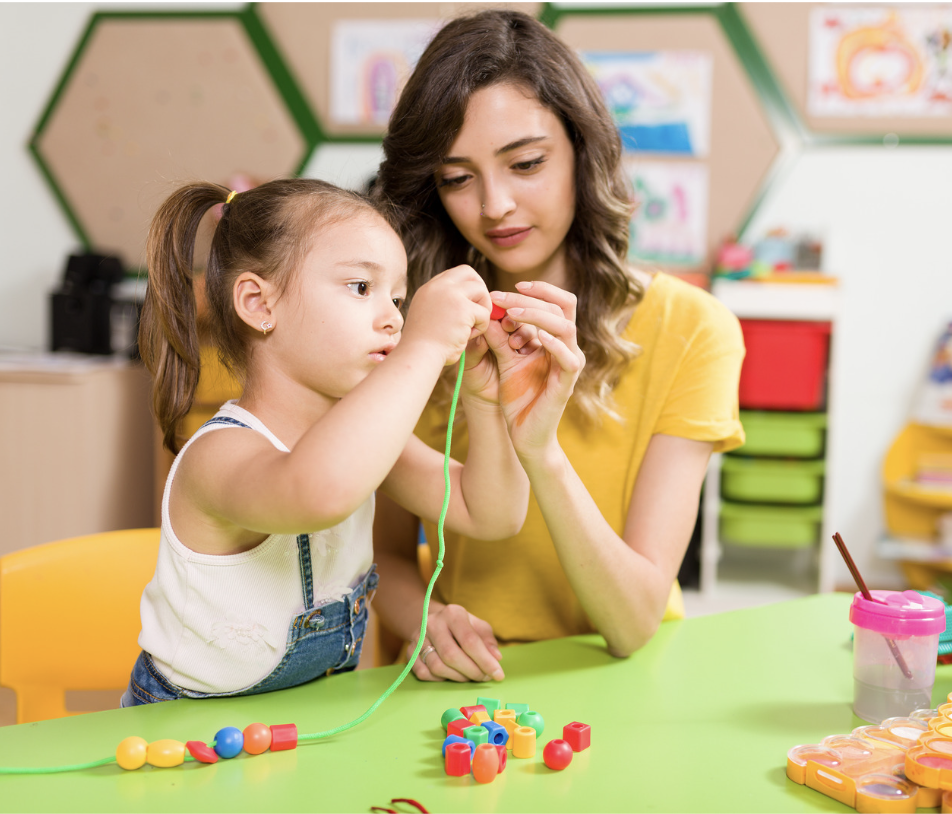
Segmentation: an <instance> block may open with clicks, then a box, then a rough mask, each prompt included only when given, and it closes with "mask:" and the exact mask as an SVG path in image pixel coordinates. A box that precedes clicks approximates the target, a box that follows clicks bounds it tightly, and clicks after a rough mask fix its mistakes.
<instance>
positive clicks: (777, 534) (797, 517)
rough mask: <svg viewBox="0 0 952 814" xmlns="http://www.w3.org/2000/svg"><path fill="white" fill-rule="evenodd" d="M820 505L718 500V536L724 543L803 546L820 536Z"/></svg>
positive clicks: (785, 546) (821, 509)
mask: <svg viewBox="0 0 952 814" xmlns="http://www.w3.org/2000/svg"><path fill="white" fill-rule="evenodd" d="M822 517H823V507H822V506H758V505H756V504H743V503H729V502H727V501H722V502H721V509H720V532H719V536H720V539H721V540H722V541H723V542H725V543H734V544H736V545H750V546H768V547H777V548H806V547H807V546H812V545H814V544H815V543H816V542H817V540H819V538H820V521H821V519H822Z"/></svg>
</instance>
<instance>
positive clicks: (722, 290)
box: [700, 275, 839, 594]
mask: <svg viewBox="0 0 952 814" xmlns="http://www.w3.org/2000/svg"><path fill="white" fill-rule="evenodd" d="M836 282H837V281H836V278H834V277H830V276H826V275H824V276H823V278H822V280H819V279H817V280H814V281H812V282H807V281H804V280H803V279H802V278H800V277H796V275H792V276H791V281H790V282H786V281H779V280H777V276H774V277H773V278H772V279H770V280H769V281H765V280H756V281H755V280H749V279H746V280H729V279H724V278H721V279H715V280H714V281H713V283H712V286H711V293H712V294H713V295H714V296H715V297H717V298H718V299H719V300H721V302H723V303H724V305H726V306H727V308H728V309H730V311H731V312H732V313H733V314H734V315H735V316H736V317H738V318H739V319H741V320H749V321H777V322H790V323H796V322H800V323H828V324H829V330H830V337H831V341H830V354H829V357H828V360H827V361H825V362H824V367H823V370H822V373H823V374H824V375H825V378H826V398H825V403H824V404H821V405H819V407H817V408H815V409H813V411H812V412H810V411H807V412H801V413H799V414H793V413H786V414H785V413H784V412H783V410H784V408H782V407H776V408H775V407H767V408H759V407H754V406H752V405H747V406H745V405H744V404H742V405H741V410H742V411H745V410H755V411H756V410H761V411H763V410H766V412H759V413H758V412H753V413H749V415H750V417H751V418H752V419H756V420H758V421H760V420H763V419H765V418H768V419H770V420H773V421H777V422H778V424H777V426H778V430H779V429H783V427H782V425H781V424H779V422H780V421H784V420H787V418H788V417H790V418H793V419H799V418H800V417H801V416H802V419H803V423H805V424H807V425H809V424H811V423H812V424H815V425H816V426H815V427H812V426H806V427H804V428H800V429H801V431H805V432H807V433H808V434H809V436H810V438H811V439H812V438H813V437H814V436H816V435H817V434H819V437H820V438H822V433H824V432H825V433H826V437H827V438H828V437H829V434H830V432H831V427H830V416H831V413H830V406H831V404H832V403H833V399H834V397H835V396H834V392H833V391H834V387H833V383H834V381H835V377H834V375H833V371H834V367H835V365H834V359H835V352H834V349H835V346H836V345H835V341H834V338H835V331H836V318H837V313H838V309H839V290H838V287H837V284H836ZM791 327H793V326H791ZM745 334H746V331H745ZM750 355H751V354H750V353H748V357H750ZM745 375H748V376H749V375H750V370H748V371H746V372H745ZM752 435H753V434H752ZM811 443H812V441H811ZM824 447H825V450H826V451H825V452H824V451H823V450H824ZM829 449H830V444H829V443H826V444H825V445H824V444H823V442H822V441H821V442H820V444H819V446H818V447H817V450H816V453H807V452H800V453H797V452H794V453H791V455H792V457H795V458H796V457H802V458H805V459H810V458H813V456H814V454H818V455H820V456H821V457H820V458H819V459H814V461H810V460H803V461H802V462H801V463H800V464H799V466H800V467H802V468H803V469H804V470H806V469H808V468H810V467H811V466H814V465H819V466H820V467H822V468H823V470H824V471H823V475H822V477H823V481H824V482H825V483H829V482H830V481H831V480H832V479H833V470H834V466H833V464H834V462H833V461H831V460H830V456H829ZM737 452H738V453H739V454H741V455H745V456H750V455H753V456H760V455H765V456H768V457H767V458H764V462H765V463H766V462H767V460H768V458H769V457H770V456H771V455H772V456H773V457H778V456H779V457H784V455H783V454H781V453H772V452H770V451H769V450H763V451H761V450H757V449H754V448H753V447H752V448H751V449H749V450H748V449H744V448H741V449H740V450H738V451H737ZM728 475H729V472H728V471H727V469H725V467H724V457H723V456H721V455H713V456H712V457H711V462H710V464H709V466H708V473H707V478H706V481H705V488H704V501H703V504H702V507H701V511H702V524H701V554H700V590H701V593H706V594H711V593H715V592H716V590H717V583H718V567H719V564H720V563H721V560H722V556H723V554H724V550H725V549H724V546H725V545H726V544H728V543H729V542H730V546H731V548H730V551H731V554H732V556H733V555H734V554H735V553H736V555H737V556H740V557H743V558H745V562H746V561H747V560H749V562H750V563H751V564H756V568H755V569H754V568H746V566H745V567H743V568H742V569H741V570H742V571H745V572H746V573H747V574H752V573H753V572H754V571H756V572H757V573H758V574H760V573H762V576H763V581H764V582H771V583H773V582H778V583H780V582H789V581H790V579H791V576H790V574H787V573H785V572H786V571H790V570H796V569H795V568H794V569H791V568H790V565H791V563H786V562H783V561H781V560H779V559H773V560H772V559H771V557H772V556H774V555H771V553H770V551H769V549H772V550H773V551H774V552H776V551H777V549H789V551H790V552H791V555H790V556H793V554H792V552H794V551H796V550H799V551H800V552H801V554H802V556H801V555H797V559H798V562H799V564H800V566H801V567H802V566H803V563H804V562H805V560H804V559H803V557H807V558H809V562H810V564H809V566H808V568H807V571H806V572H805V573H806V577H805V578H803V579H798V580H797V581H798V583H799V584H800V585H801V586H804V590H805V591H823V592H825V591H832V590H833V588H834V569H835V567H836V558H837V556H838V555H837V553H836V550H835V548H834V547H833V544H832V529H831V528H830V520H829V515H830V512H829V510H828V499H829V498H828V495H829V489H828V488H826V487H825V484H824V485H823V488H822V494H821V495H820V498H819V503H818V504H817V505H811V506H781V505H775V506H768V505H767V504H764V505H763V508H761V507H760V506H758V505H757V504H734V503H732V502H730V501H726V500H725V499H724V498H723V497H722V495H723V492H724V490H723V488H722V486H723V478H724V477H726V476H728ZM790 502H792V501H787V500H784V501H779V503H790ZM741 510H743V511H744V512H745V514H744V520H745V522H746V521H747V520H749V519H750V518H749V517H747V515H751V516H755V515H756V518H755V519H758V518H760V514H761V513H764V512H766V511H767V510H773V511H775V512H776V515H777V517H778V518H780V519H779V520H778V521H774V522H781V523H782V524H783V525H784V528H786V526H787V525H789V524H790V523H791V522H800V523H803V524H806V523H807V521H809V524H810V526H812V531H811V529H810V528H807V526H806V525H804V528H803V530H802V535H801V536H800V537H798V538H797V539H796V540H795V541H794V540H789V539H787V538H786V537H783V536H782V535H781V536H775V535H770V534H768V533H767V531H768V530H767V527H766V526H764V531H763V532H761V534H762V537H763V539H760V538H758V540H754V539H753V536H756V534H757V533H758V532H757V530H756V529H755V528H754V527H753V526H751V525H750V524H749V523H746V524H745V525H744V527H743V528H744V530H745V531H746V530H748V529H749V531H750V535H748V536H750V539H749V540H740V539H736V540H729V538H728V537H725V538H723V539H722V534H734V536H735V538H736V537H737V527H736V523H737V520H736V518H734V517H733V514H732V513H734V512H736V513H738V514H739V513H740V511H741ZM788 515H789V517H788ZM807 515H809V516H807ZM780 530H781V529H777V531H778V532H779V531H780ZM751 535H753V536H751ZM803 535H805V536H803ZM781 538H782V539H781ZM817 539H818V540H819V544H817V542H816V540H817ZM739 543H746V544H747V545H750V546H751V548H749V549H748V548H747V545H744V546H742V545H739ZM755 549H759V550H755ZM814 575H815V576H814Z"/></svg>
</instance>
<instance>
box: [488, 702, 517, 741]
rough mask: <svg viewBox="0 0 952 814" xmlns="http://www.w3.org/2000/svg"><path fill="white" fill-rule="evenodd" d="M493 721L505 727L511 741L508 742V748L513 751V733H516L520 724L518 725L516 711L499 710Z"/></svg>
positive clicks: (495, 713)
mask: <svg viewBox="0 0 952 814" xmlns="http://www.w3.org/2000/svg"><path fill="white" fill-rule="evenodd" d="M493 720H494V721H495V722H496V723H497V724H500V725H501V726H504V727H505V728H506V732H508V733H509V740H507V741H506V748H507V749H509V750H510V751H511V750H512V733H513V732H515V731H516V727H517V726H519V724H517V723H516V711H515V710H514V709H497V710H496V711H495V712H494V713H493Z"/></svg>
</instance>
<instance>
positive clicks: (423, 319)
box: [400, 266, 492, 366]
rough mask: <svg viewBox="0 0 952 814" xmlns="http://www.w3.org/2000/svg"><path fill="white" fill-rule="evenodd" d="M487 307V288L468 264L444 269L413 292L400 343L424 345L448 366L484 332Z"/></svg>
mask: <svg viewBox="0 0 952 814" xmlns="http://www.w3.org/2000/svg"><path fill="white" fill-rule="evenodd" d="M491 309H492V300H490V298H489V289H487V288H486V283H485V282H483V279H482V277H480V276H479V275H478V274H477V273H476V271H475V270H474V269H473V268H472V267H470V266H456V267H454V268H451V269H448V270H447V271H444V272H442V273H441V274H437V275H436V276H435V277H434V278H433V279H432V280H429V281H428V282H426V283H425V284H424V285H422V286H420V288H419V289H418V290H417V292H416V293H415V294H414V295H413V300H412V302H411V303H410V310H409V312H408V313H407V320H406V324H405V325H404V328H403V336H402V337H401V340H400V344H401V345H402V344H423V343H425V344H428V345H429V346H431V347H434V348H436V350H437V352H438V353H440V355H441V356H442V358H443V365H444V366H445V365H451V364H453V363H454V362H456V361H458V360H459V357H460V356H461V355H462V353H463V351H464V350H465V349H466V345H467V343H468V342H469V341H470V339H473V338H474V337H477V336H480V335H481V334H483V333H485V332H486V328H487V327H488V326H489V315H490V313H491Z"/></svg>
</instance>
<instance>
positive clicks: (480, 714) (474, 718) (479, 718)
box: [469, 709, 489, 726]
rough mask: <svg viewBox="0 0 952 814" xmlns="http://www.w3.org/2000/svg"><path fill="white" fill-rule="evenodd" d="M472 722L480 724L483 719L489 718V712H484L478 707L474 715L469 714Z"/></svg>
mask: <svg viewBox="0 0 952 814" xmlns="http://www.w3.org/2000/svg"><path fill="white" fill-rule="evenodd" d="M469 720H470V723H473V724H475V725H476V726H479V725H480V724H482V723H483V721H488V720H489V713H488V712H483V711H482V710H481V709H477V710H476V711H475V712H474V713H473V714H472V715H470V716H469Z"/></svg>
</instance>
